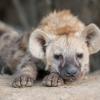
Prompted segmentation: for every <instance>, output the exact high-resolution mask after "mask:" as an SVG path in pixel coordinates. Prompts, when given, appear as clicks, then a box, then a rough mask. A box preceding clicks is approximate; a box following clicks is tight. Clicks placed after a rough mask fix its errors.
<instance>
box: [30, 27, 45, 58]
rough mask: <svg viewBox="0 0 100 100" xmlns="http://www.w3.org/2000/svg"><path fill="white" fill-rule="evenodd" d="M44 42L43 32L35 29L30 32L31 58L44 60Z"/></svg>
mask: <svg viewBox="0 0 100 100" xmlns="http://www.w3.org/2000/svg"><path fill="white" fill-rule="evenodd" d="M46 40H47V36H46V34H45V33H44V32H43V31H41V30H39V29H36V30H35V31H33V32H32V34H31V36H30V39H29V51H30V53H31V54H32V56H33V57H36V58H38V59H44V55H45V44H46Z"/></svg>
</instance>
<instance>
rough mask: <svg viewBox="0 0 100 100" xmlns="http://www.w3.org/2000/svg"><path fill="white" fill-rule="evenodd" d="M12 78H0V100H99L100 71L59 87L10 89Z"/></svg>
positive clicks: (38, 84) (37, 84)
mask: <svg viewBox="0 0 100 100" xmlns="http://www.w3.org/2000/svg"><path fill="white" fill-rule="evenodd" d="M12 79H13V76H7V75H1V76H0V100H100V71H98V72H95V73H93V74H90V75H89V76H88V78H86V79H85V80H82V81H78V82H75V83H73V84H66V85H65V86H61V87H44V86H42V85H41V84H40V82H39V83H36V84H35V85H34V86H33V87H29V88H19V89H18V88H12V87H11V81H12Z"/></svg>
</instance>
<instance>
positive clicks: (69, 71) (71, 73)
mask: <svg viewBox="0 0 100 100" xmlns="http://www.w3.org/2000/svg"><path fill="white" fill-rule="evenodd" d="M65 72H66V75H67V76H75V75H76V74H77V68H75V67H68V68H65Z"/></svg>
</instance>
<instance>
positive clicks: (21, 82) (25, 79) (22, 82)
mask: <svg viewBox="0 0 100 100" xmlns="http://www.w3.org/2000/svg"><path fill="white" fill-rule="evenodd" d="M32 85H33V78H32V77H30V76H29V75H20V76H17V77H16V78H15V79H14V81H13V83H12V86H13V87H15V88H21V87H31V86H32Z"/></svg>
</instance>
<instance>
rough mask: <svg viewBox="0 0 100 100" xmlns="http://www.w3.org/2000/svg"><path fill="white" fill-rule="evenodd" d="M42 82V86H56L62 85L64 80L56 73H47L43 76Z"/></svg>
mask: <svg viewBox="0 0 100 100" xmlns="http://www.w3.org/2000/svg"><path fill="white" fill-rule="evenodd" d="M42 83H43V85H44V86H49V87H57V86H61V85H64V81H63V79H62V78H61V77H60V75H59V74H58V73H51V74H49V75H47V76H46V77H44V79H43V82H42Z"/></svg>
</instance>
